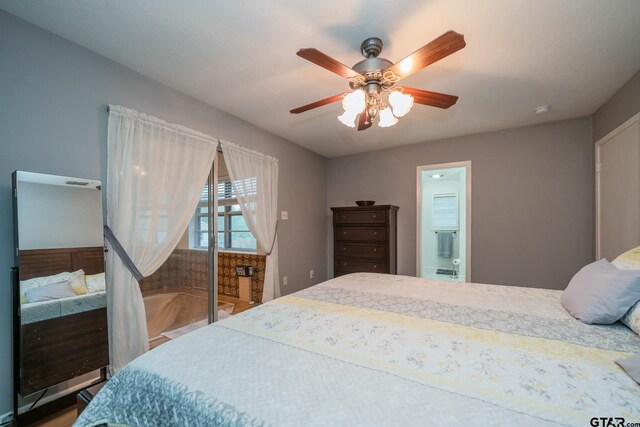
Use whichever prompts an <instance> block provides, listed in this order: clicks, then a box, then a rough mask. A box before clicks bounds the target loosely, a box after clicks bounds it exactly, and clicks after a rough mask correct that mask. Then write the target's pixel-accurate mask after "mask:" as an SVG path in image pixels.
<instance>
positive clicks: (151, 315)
mask: <svg viewBox="0 0 640 427" xmlns="http://www.w3.org/2000/svg"><path fill="white" fill-rule="evenodd" d="M143 300H144V308H145V312H146V317H147V332H148V333H149V344H150V345H152V344H153V343H154V342H155V341H158V340H166V337H165V336H164V335H162V334H163V333H165V332H169V331H173V330H175V329H179V328H182V327H184V326H187V325H189V324H192V323H198V322H200V323H203V324H206V320H207V319H208V317H209V304H208V300H207V297H205V296H203V295H194V294H191V293H187V292H167V293H156V294H151V295H143ZM233 307H234V305H233V304H229V303H219V304H218V309H219V312H218V316H219V317H220V314H225V315H227V316H228V315H229V314H230V313H231V312H232V311H233Z"/></svg>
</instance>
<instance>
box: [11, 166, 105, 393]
mask: <svg viewBox="0 0 640 427" xmlns="http://www.w3.org/2000/svg"><path fill="white" fill-rule="evenodd" d="M13 195H14V198H13V199H14V200H13V202H14V237H15V238H14V241H15V256H16V263H15V265H16V266H17V267H18V268H17V271H16V272H15V273H14V288H13V291H14V298H13V301H14V302H13V303H14V354H15V357H14V368H15V372H14V376H15V378H16V381H15V388H16V394H18V395H19V396H20V398H21V399H23V400H25V399H26V400H27V401H28V400H29V396H31V395H34V394H35V393H37V392H42V391H45V393H46V391H49V392H50V393H48V396H49V395H53V394H55V393H58V394H60V393H63V392H64V387H63V386H64V385H65V384H69V383H70V382H72V380H73V379H74V378H77V377H79V376H82V375H85V374H88V373H90V372H94V373H95V372H96V371H97V373H98V375H99V376H100V378H102V377H103V376H104V374H105V370H104V369H103V368H104V367H106V366H107V365H108V364H109V351H108V332H107V310H106V306H107V298H106V282H105V268H104V238H103V228H102V227H103V222H102V191H101V183H100V181H96V180H90V179H80V178H70V177H64V176H55V175H47V174H40V173H31V172H22V171H17V172H14V174H13ZM61 385H62V386H61ZM61 389H62V390H61ZM54 391H55V393H53V392H54ZM45 393H42V394H43V395H44V394H45ZM51 397H53V396H51ZM16 399H17V398H16Z"/></svg>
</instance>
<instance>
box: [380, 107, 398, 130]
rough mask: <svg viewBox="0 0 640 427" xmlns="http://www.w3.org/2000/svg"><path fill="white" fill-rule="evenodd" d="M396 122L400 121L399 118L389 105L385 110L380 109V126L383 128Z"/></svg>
mask: <svg viewBox="0 0 640 427" xmlns="http://www.w3.org/2000/svg"><path fill="white" fill-rule="evenodd" d="M396 123H398V119H396V118H395V116H394V115H393V113H392V112H391V108H389V107H387V108H385V109H384V110H382V111H380V120H379V121H378V126H380V127H381V128H388V127H389V126H393V125H395V124H396Z"/></svg>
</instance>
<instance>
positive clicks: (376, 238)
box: [334, 227, 387, 242]
mask: <svg viewBox="0 0 640 427" xmlns="http://www.w3.org/2000/svg"><path fill="white" fill-rule="evenodd" d="M334 233H335V238H336V241H346V242H351V241H363V242H384V241H386V239H387V229H386V228H383V227H380V228H373V227H367V228H355V227H353V228H352V227H336V228H335V230H334Z"/></svg>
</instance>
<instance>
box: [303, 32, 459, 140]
mask: <svg viewBox="0 0 640 427" xmlns="http://www.w3.org/2000/svg"><path fill="white" fill-rule="evenodd" d="M465 46H466V43H465V41H464V36H463V35H462V34H458V33H456V32H455V31H448V32H446V33H444V34H443V35H441V36H440V37H438V38H436V39H435V40H433V41H432V42H430V43H427V44H426V45H424V46H422V47H421V48H420V49H418V50H416V51H415V52H413V53H412V54H411V55H409V56H407V57H406V58H404V59H403V60H402V61H400V62H398V63H396V64H394V63H393V62H391V61H389V60H387V59H384V58H379V57H378V55H380V52H382V40H380V39H379V38H377V37H370V38H368V39H366V40H365V41H363V42H362V44H361V45H360V50H361V52H362V55H363V56H364V57H365V59H364V60H362V61H360V62H358V63H357V64H355V65H354V66H353V67H352V68H349V67H347V66H346V65H344V64H343V63H341V62H339V61H337V60H335V59H333V58H331V57H330V56H328V55H326V54H324V53H322V52H320V51H319V50H317V49H313V48H309V49H300V50H299V51H298V56H299V57H301V58H304V59H306V60H307V61H311V62H313V63H314V64H316V65H319V66H321V67H322V68H325V69H327V70H329V71H331V72H333V73H336V74H337V75H339V76H341V77H344V78H346V79H347V80H349V87H351V89H352V90H353V92H348V93H341V94H338V95H334V96H331V97H329V98H325V99H321V100H319V101H316V102H312V103H311V104H307V105H304V106H302V107H298V108H294V109H293V110H291V111H290V112H291V113H292V114H299V113H303V112H305V111H308V110H311V109H313V108H317V107H321V106H323V105H327V104H331V103H332V102H336V101H340V100H342V106H343V108H344V113H343V114H342V115H340V116H338V119H339V120H340V121H341V122H342V123H344V124H345V125H347V126H349V127H356V123H357V125H358V130H365V129H368V128H369V127H371V124H372V120H373V119H374V118H375V117H377V116H378V115H379V116H380V119H379V121H378V125H379V126H380V127H389V126H393V125H395V124H396V123H397V122H398V119H397V118H398V117H402V116H404V115H405V114H407V113H408V112H409V110H410V109H411V107H412V106H413V103H414V102H416V103H418V104H423V105H429V106H432V107H438V108H449V107H451V106H452V105H454V104H455V103H456V101H457V100H458V97H457V96H453V95H446V94H444V93H438V92H430V91H427V90H422V89H416V88H412V87H407V86H396V83H397V82H398V81H399V80H400V79H403V78H405V77H407V76H410V75H411V74H413V73H415V72H416V71H418V70H421V69H422V68H424V67H426V66H428V65H431V64H433V63H434V62H437V61H439V60H441V59H442V58H446V57H447V56H449V55H451V54H452V53H455V52H457V51H459V50H460V49H462V48H463V47H465ZM385 98H386V100H385Z"/></svg>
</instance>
